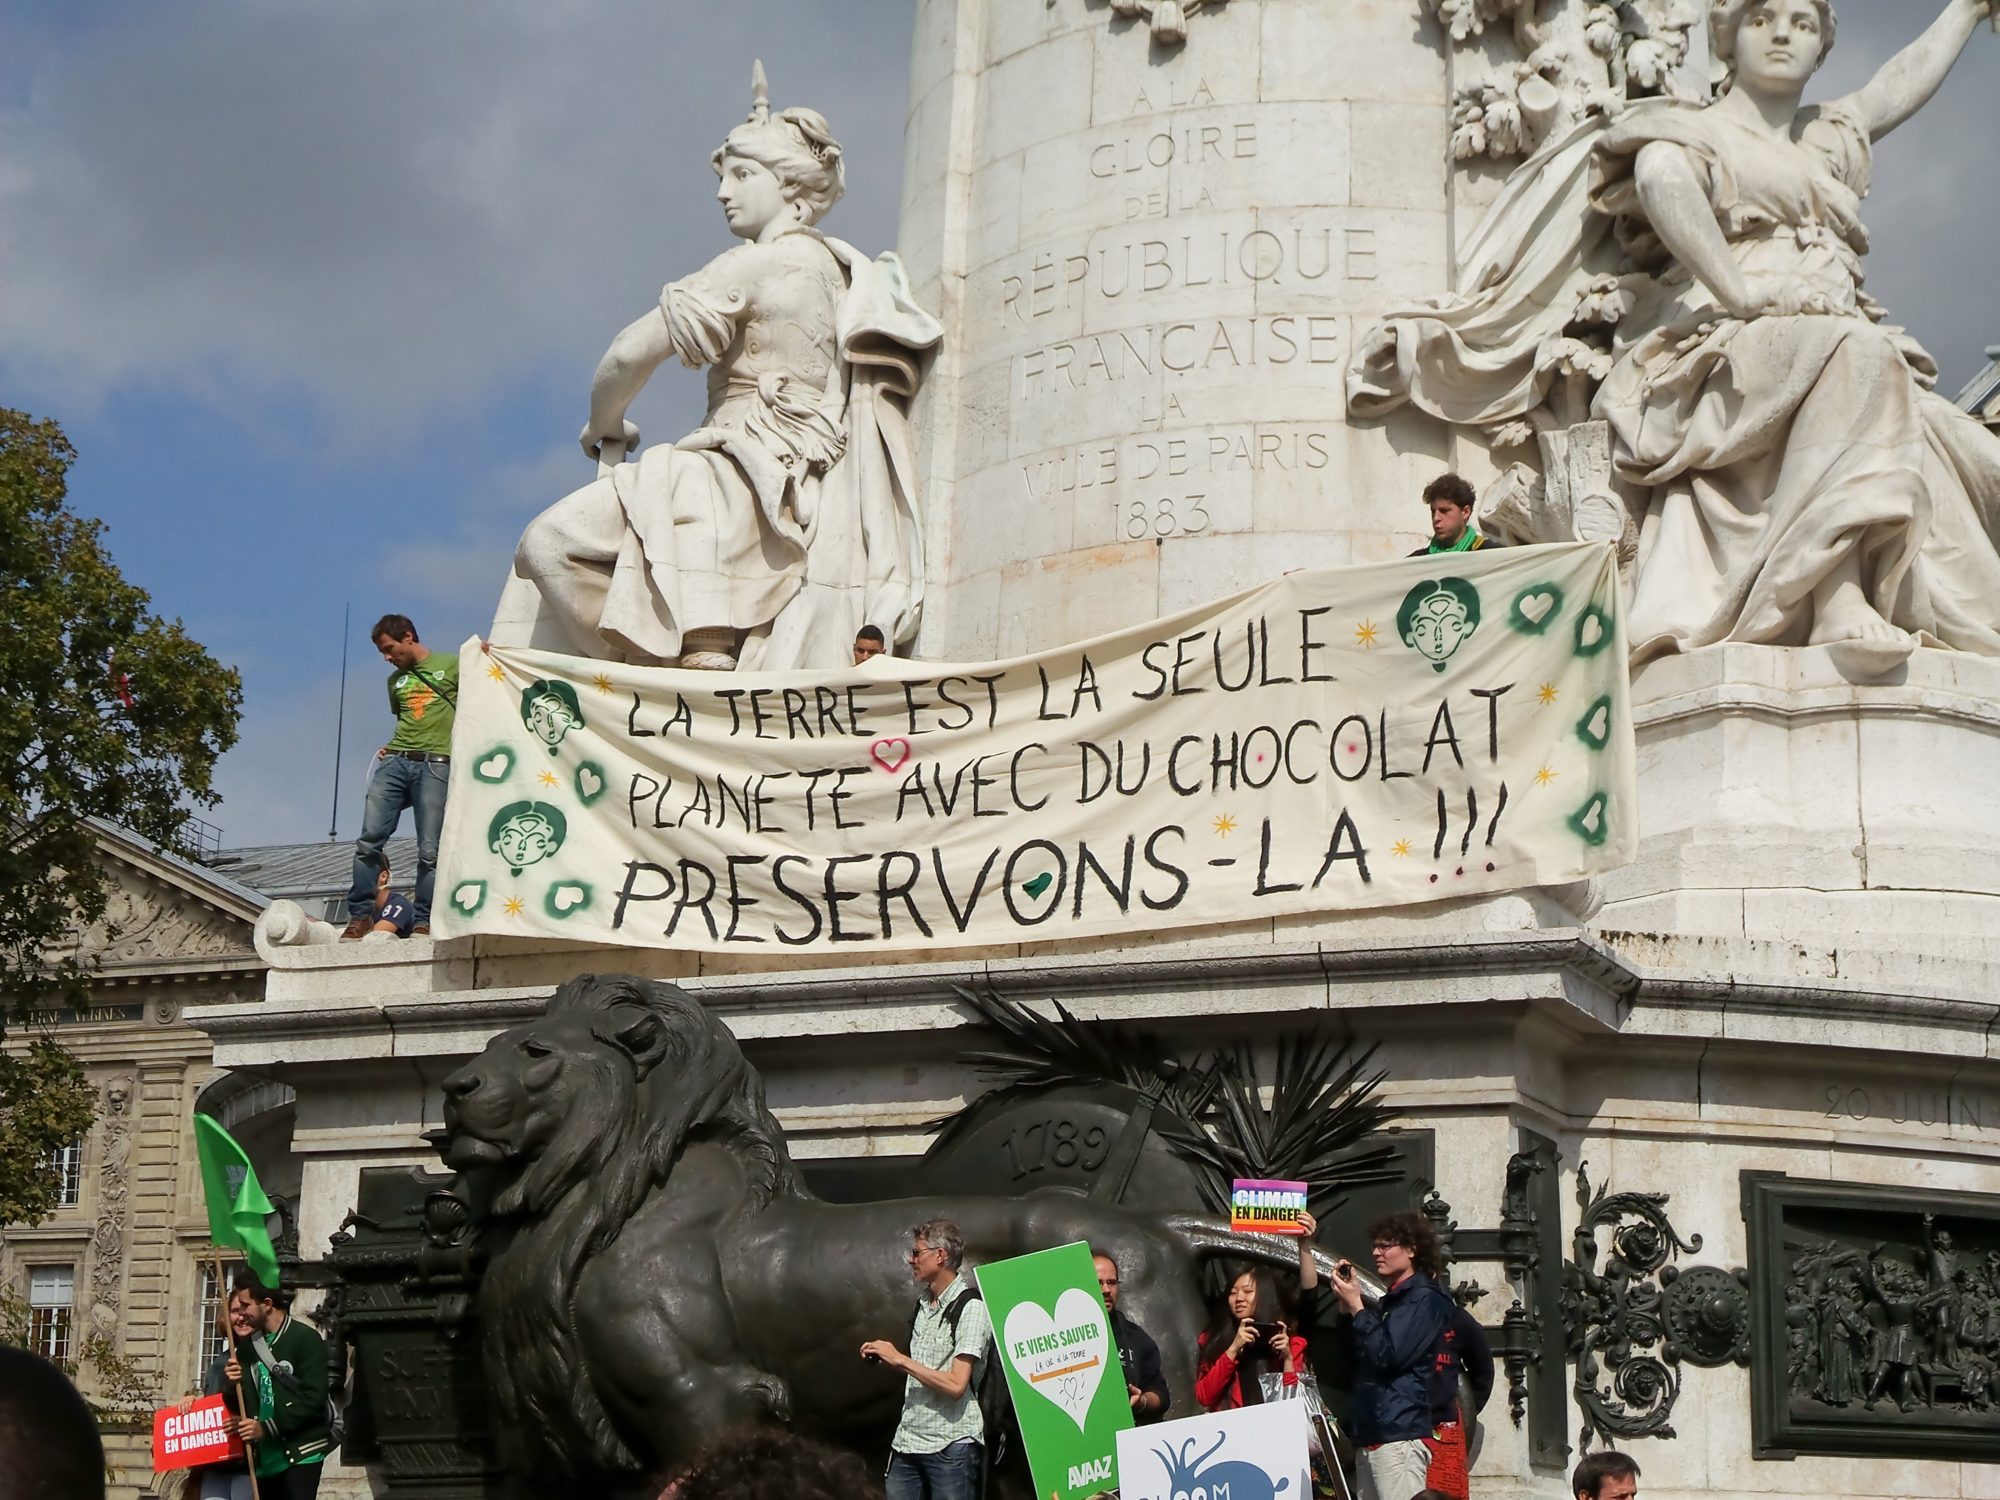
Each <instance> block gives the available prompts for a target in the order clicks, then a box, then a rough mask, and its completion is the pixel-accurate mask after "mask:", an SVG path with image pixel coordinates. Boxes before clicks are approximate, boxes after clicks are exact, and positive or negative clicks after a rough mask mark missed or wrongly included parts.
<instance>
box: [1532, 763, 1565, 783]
mask: <svg viewBox="0 0 2000 1500" xmlns="http://www.w3.org/2000/svg"><path fill="white" fill-rule="evenodd" d="M1560 775H1562V772H1560V771H1558V770H1555V769H1554V768H1553V767H1550V766H1543V767H1542V768H1541V770H1539V771H1537V772H1535V785H1536V786H1547V785H1548V784H1549V783H1550V782H1552V781H1554V780H1555V779H1556V778H1557V777H1558V776H1560Z"/></svg>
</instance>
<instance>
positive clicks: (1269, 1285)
mask: <svg viewBox="0 0 2000 1500" xmlns="http://www.w3.org/2000/svg"><path fill="white" fill-rule="evenodd" d="M1297 1328H1298V1315H1297V1311H1296V1304H1295V1301H1294V1299H1293V1298H1292V1297H1291V1295H1290V1294H1289V1291H1288V1289H1287V1288H1285V1287H1283V1286H1281V1285H1280V1284H1279V1281H1278V1278H1277V1275H1276V1273H1274V1272H1273V1271H1272V1270H1271V1268H1270V1267H1268V1266H1261V1265H1240V1266H1233V1267H1231V1271H1230V1279H1229V1290H1228V1291H1227V1292H1226V1293H1225V1294H1224V1295H1223V1299H1222V1304H1221V1306H1220V1307H1218V1308H1217V1309H1216V1313H1215V1318H1214V1320H1213V1321H1212V1322H1211V1323H1210V1324H1209V1326H1208V1327H1207V1328H1205V1329H1204V1330H1202V1332H1201V1333H1200V1334H1199V1335H1198V1336H1197V1338H1196V1341H1195V1345H1196V1348H1197V1350H1198V1351H1199V1352H1198V1353H1197V1355H1196V1357H1195V1378H1194V1397H1195V1400H1196V1401H1198V1402H1200V1403H1201V1409H1202V1410H1203V1411H1208V1412H1217V1411H1234V1410H1235V1409H1236V1408H1237V1407H1239V1406H1255V1405H1257V1404H1258V1403H1260V1402H1261V1401H1262V1400H1263V1399H1264V1396H1263V1387H1262V1377H1263V1376H1264V1375H1266V1374H1268V1373H1273V1372H1277V1373H1282V1374H1283V1376H1284V1381H1285V1384H1287V1385H1295V1384H1297V1383H1298V1378H1299V1372H1300V1371H1301V1370H1303V1369H1304V1368H1305V1360H1306V1341H1305V1339H1304V1338H1303V1337H1301V1336H1300V1335H1299V1333H1298V1331H1297Z"/></svg>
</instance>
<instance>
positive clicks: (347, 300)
mask: <svg viewBox="0 0 2000 1500" xmlns="http://www.w3.org/2000/svg"><path fill="white" fill-rule="evenodd" d="M909 8H910V7H909V0H840V3H839V4H838V5H830V4H825V3H822V0H790V3H787V4H775V3H771V4H759V5H754V6H753V5H729V6H717V5H714V4H712V3H706V0H678V3H671V4H658V3H655V4H640V3H599V4H589V5H561V6H552V5H546V4H540V3H530V0H517V3H514V4H501V3H492V4H481V5H478V6H473V5H469V4H443V3H440V4H429V5H414V6H413V5H391V4H372V5H371V4H345V5H317V6H313V5H268V4H261V3H254V0H205V3H188V4H177V5H172V6H124V7H117V8H115V9H113V10H112V11H110V12H108V13H106V14H104V15H101V16H99V17H98V18H97V23H96V24H95V26H94V27H93V28H92V29H91V30H90V31H89V33H88V35H87V36H83V35H77V34H74V33H59V32H55V31H52V30H44V31H41V32H39V33H36V32H32V31H27V32H25V34H24V35H23V36H21V37H20V38H19V39H18V40H19V41H20V44H21V46H22V54H21V55H17V57H16V59H15V61H14V63H13V64H12V65H11V68H10V71H11V72H13V73H15V74H17V75H19V82H18V83H17V85H16V87H15V88H14V89H13V90H11V91H10V93H11V96H12V97H11V98H10V99H9V100H8V101H7V102H5V103H3V104H0V276H4V284H5V285H6V286H8V287H10V288H12V289H13V291H12V294H11V295H8V296H7V297H6V298H5V300H4V302H0V346H4V347H5V348H6V349H7V351H8V357H9V358H10V359H11V360H14V361H17V362H19V364H20V365H21V366H22V367H23V368H26V369H29V370H33V371H35V372H37V373H38V374H40V375H42V376H43V377H44V378H47V379H51V380H54V379H59V380H60V382H61V384H62V385H63V386H64V387H66V388H67V389H68V390H70V391H71V392H73V393H74V394H75V395H76V396H77V397H78V398H80V399H91V398H94V397H96V396H98V395H101V394H102V393H103V392H104V391H105V390H106V389H108V388H111V387H113V386H115V385H117V384H118V383H120V382H129V381H134V380H157V381H162V382H166V383H169V384H171V385H173V386H175V387H177V388H181V389H186V388H188V387H190V386H194V387H195V388H196V389H203V390H206V391H207V392H208V393H209V394H210V396H211V397H212V399H214V400H216V401H217V402H218V403H220V404H223V405H225V406H227V405H228V404H229V403H230V402H231V401H232V400H237V399H242V398H244V397H247V396H251V395H256V396H264V395H268V394H269V393H270V392H271V389H272V388H273V387H276V388H278V389H279V390H282V391H286V392H293V393H296V395H297V396H298V398H300V399H302V400H305V401H307V402H310V403H312V404H313V405H315V406H316V407H318V408H320V409H321V410H322V412H323V414H324V416H325V417H327V418H330V419H331V420H332V422H333V423H334V424H335V426H336V427H337V428H344V429H346V430H347V433H348V435H349V436H356V435H357V429H358V433H366V434H370V435H382V434H385V433H388V432H399V433H400V432H403V431H409V430H420V429H421V428H422V427H423V426H424V425H425V424H431V423H435V424H439V425H440V426H443V425H444V424H447V423H448V422H449V419H450V417H451V415H452V414H453V413H454V412H456V411H463V410H467V409H470V408H471V407H472V406H473V405H474V404H475V403H476V402H477V401H478V400H479V398H481V397H482V396H485V395H487V394H489V393H490V392H492V391H493V390H494V389H496V388H498V387H500V386H502V385H504V384H506V383H507V382H509V381H513V380H518V379H520V378H522V377H523V376H524V375H526V374H531V373H533V372H535V371H537V370H539V369H542V368H546V367H548V366H549V365H550V364H552V363H553V364H555V365H557V366H560V367H562V368H566V369H577V368H581V369H583V370H584V371H587V370H588V368H589V364H590V362H591V361H592V360H594V358H595V357H596V355H597V354H598V353H599V352H601V350H602V348H603V345H604V344H605V342H606V341H607V340H608V338H609V337H610V335H611V334H612V333H613V332H615V331H616V329H617V328H619V327H620V326H622V325H623V323H624V322H626V321H628V320H629V319H630V318H631V317H632V316H634V315H635V314H636V312H637V311H638V310H639V309H641V308H643V307H644V306H645V305H646V302H647V301H648V300H650V298H651V297H652V296H654V295H656V294H657V291H658V288H659V285H660V283H661V282H662V281H664V280H666V279H667V278H669V277H670V276H675V275H682V274H685V273H687V272H688V271H691V270H693V269H694V268H696V267H697V266H699V265H700V264H701V263H702V261H703V260H705V259H706V258H707V257H708V256H710V255H713V254H714V253H716V252H717V251H718V250H720V249H722V248H723V247H724V246H725V245H726V244H727V239H726V234H725V231H724V230H723V226H722V224H721V221H720V216H719V214H718V213H717V212H716V210H715V207H714V204H713V201H712V194H713V191H714V179H713V177H712V175H711V173H710V171H709V168H708V154H709V152H710V150H711V149H712V148H713V146H714V145H715V144H716V143H717V142H718V141H720V139H721V138H722V136H723V134H724V133H725V132H727V130H728V129H729V128H730V126H732V125H733V124H734V123H735V122H736V121H737V120H739V119H740V118H741V117H742V115H743V113H744V110H745V108H746V107H747V104H748V91H749V69H750V61H751V59H752V57H753V56H756V55H760V54H761V55H762V56H764V58H765V59H766V63H767V66H768V67H769V69H770V73H771V78H772V83H773V91H774V94H775V96H776V102H777V103H779V104H781V105H782V104H785V103H789V102H792V101H794V100H798V101H802V102H810V103H811V104H812V105H813V106H814V107H816V108H819V109H820V110H822V111H823V112H824V113H825V114H827V116H828V117H829V118H830V119H831V120H832V121H833V123H834V126H835V128H836V130H839V129H841V128H842V127H841V122H842V119H843V115H845V116H846V117H848V118H850V119H853V120H855V121H857V122H865V123H866V126H867V127H868V128H867V129H866V130H864V133H863V135H862V136H860V137H859V138H850V139H848V140H847V141H846V145H847V146H848V149H849V153H850V159H851V160H852V161H853V163H854V172H853V179H852V186H851V191H850V193H849V201H848V202H846V203H843V204H842V205H840V206H839V207H838V208H837V209H836V210H835V217H834V218H833V220H832V221H831V222H830V224H829V228H830V229H831V230H832V231H833V232H835V233H839V232H841V231H842V230H843V229H845V230H846V231H847V233H848V234H850V235H851V236H852V237H854V238H856V239H857V240H858V241H861V242H865V243H867V244H868V245H869V246H870V248H886V247H887V245H888V243H889V241H890V240H891V239H892V238H893V233H894V222H895V205H896V196H897V188H898V184H897V182H896V177H897V173H898V169H899V164H900V161H901V157H902V152H901V142H900V124H901V118H900V117H901V110H900V108H894V109H888V110H884V109H883V108H882V107H881V105H880V102H879V100H880V95H881V94H882V93H883V91H884V90H885V89H887V90H889V91H890V92H891V93H892V94H893V96H894V97H895V98H896V99H898V100H900V98H901V94H902V90H903V87H904V83H903V80H904V77H905V75H906V71H907V67H908V38H909ZM864 101H865V103H864ZM583 378H587V376H586V377H583Z"/></svg>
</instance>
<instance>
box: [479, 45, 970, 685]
mask: <svg viewBox="0 0 2000 1500" xmlns="http://www.w3.org/2000/svg"><path fill="white" fill-rule="evenodd" d="M754 93H755V103H754V105H753V107H752V109H751V112H750V117H749V119H748V120H747V121H746V122H745V123H744V124H742V125H739V126H737V127H736V128H735V129H734V130H732V131H731V132H730V133H729V136H728V139H726V140H725V141H724V142H723V144H722V145H721V147H720V148H718V149H717V151H716V153H715V156H714V164H715V172H716V176H717V178H718V179H719V183H720V185H719V186H718V187H717V189H716V197H717V199H719V200H720V202H721V204H722V212H723V217H724V218H725V219H726V220H727V221H728V223H729V229H730V232H731V233H733V234H735V235H737V236H738V237H739V238H741V239H742V240H743V241H744V243H743V244H741V245H738V246H737V247H736V248H735V249H733V250H729V251H725V252H724V253H723V254H721V255H719V256H717V257H716V258H715V259H714V260H712V261H710V262H709V263H708V264H707V265H706V266H704V267H703V268H702V269H701V270H699V271H697V272H696V273H695V274H694V275H692V276H689V277H687V278H686V279H685V280H681V281H676V282H674V283H672V284H671V285H669V286H668V287H667V288H666V289H665V290H664V291H663V292H661V294H660V300H659V302H658V304H657V305H656V306H654V307H652V308H650V309H648V310H647V311H646V312H645V313H644V314H643V315H642V316H641V317H640V318H639V319H638V321H637V322H635V323H633V324H632V325H631V326H630V327H628V328H626V329H625V331H624V332H622V333H620V334H619V335H618V337H617V338H616V339H614V340H613V341H612V344H611V348H610V350H609V351H608V352H607V353H606V354H605V356H604V358H603V360H602V361H601V362H600V363H599V365H598V367H597V375H596V378H595V380H594V381H593V382H592V386H591V398H590V420H589V421H588V422H587V423H586V424H585V425H584V429H583V434H582V442H583V448H584V452H585V453H586V454H588V455H590V456H591V457H593V458H601V459H603V460H605V462H604V463H603V466H602V468H601V470H600V474H599V477H598V478H597V479H596V480H595V481H594V482H593V483H591V484H588V485H585V486H584V487H583V488H582V489H580V490H577V491H576V492H574V493H573V494H570V495H568V496H566V497H565V498H563V499H562V500H559V501H557V502H556V504H555V505H554V506H552V507H550V508H549V509H548V510H547V511H545V512H543V513H542V514H541V515H540V516H538V517H536V519H535V520H534V521H533V522H531V523H530V524H529V526H528V529H527V531H526V532H525V533H524V534H523V535H522V537H521V541H520V545H519V547H518V548H517V549H516V551H515V555H514V580H513V582H512V583H511V585H510V588H509V593H508V596H507V597H506V598H504V599H503V601H502V605H501V618H500V619H499V620H496V622H495V625H494V639H495V640H496V641H499V642H503V643H506V642H509V641H515V642H516V643H522V642H521V641H519V640H518V639H517V638H519V637H521V636H523V635H524V634H526V633H527V630H526V626H527V622H530V621H532V622H536V625H537V628H535V629H534V631H533V636H532V639H531V640H530V641H529V642H527V643H532V644H555V645H558V646H559V648H560V649H567V650H570V651H572V652H578V653H581V654H583V655H586V656H593V657H599V658H608V659H613V660H621V661H633V662H641V663H647V664H655V665H658V664H664V665H670V666H671V665H680V666H687V667H706V668H711V669H722V670H728V669H733V668H735V667H737V666H739V665H740V666H742V667H744V668H746V669H747V668H765V669H774V670H777V669H785V668H791V667H836V666H847V665H849V663H850V662H851V659H852V656H851V652H852V645H853V641H854V635H855V632H856V631H857V630H859V629H860V628H861V626H863V625H864V624H873V625H876V626H879V627H880V628H881V629H882V631H883V633H884V634H885V635H887V636H888V638H889V639H890V640H891V641H892V642H907V641H908V640H910V639H911V638H912V637H913V636H914V635H915V633H916V628H917V622H918V615H919V611H920V609H921V606H922V597H923V541H922V535H921V532H920V529H919V523H918V513H917V497H916V493H915V467H916V466H915V463H914V460H913V456H912V450H911V440H910V432H909V423H908V407H909V402H910V399H911V397H912V396H913V395H914V394H915V391H916V388H917V384H918V381H919V380H920V379H921V376H922V372H923V369H924V365H925V362H926V358H927V355H928V352H929V351H930V349H931V348H932V347H933V346H934V345H935V344H936V343H937V340H938V338H939V336H940V329H939V327H938V325H937V323H936V322H935V321H934V320H933V319H931V318H930V317H929V316H928V315H927V314H925V313H924V312H923V311H921V310H920V309H919V308H917V307H916V306H915V305H913V304H912V303H911V302H910V300H909V297H908V292H907V288H906V285H905V282H904V278H903V270H902V265H901V262H899V261H898V260H897V258H896V257H895V256H894V255H884V256H883V257H882V258H881V259H880V260H879V261H871V260H869V259H868V258H867V257H866V256H864V255H862V254H861V253H860V252H858V251H857V250H855V249H854V247H853V246H851V245H847V244H844V243H842V242H841V241H839V240H836V239H831V238H829V237H827V236H825V235H822V234H821V233H820V232H819V231H818V230H817V229H815V228H814V227H813V226H814V225H815V224H817V223H818V222H819V219H820V217H821V216H822V215H823V214H825V213H826V211H827V210H828V209H829V208H831V207H832V206H833V203H834V201H835V200H836V199H837V198H839V196H840V194H841V190H842V188H843V186H844V182H845V172H844V166H843V162H842V158H841V150H840V143H839V142H838V141H836V140H835V139H834V138H833V135H832V133H831V131H829V129H828V128H827V123H826V121H825V120H824V119H823V118H821V116H820V115H819V114H817V113H816V112H814V111H812V110H809V109H788V110H785V111H783V112H782V113H776V114H774V113H772V111H771V109H770V106H769V104H768V103H767V102H766V99H765V94H764V77H763V67H762V65H761V64H760V65H759V66H758V68H757V73H756V86H755V90H754ZM669 357H678V358H679V359H680V361H681V362H682V363H683V364H685V365H688V366H690V367H694V366H698V365H706V366H708V367H709V370H708V414H707V417H706V418H705V419H704V420H703V422H702V425H701V426H700V427H699V428H698V429H696V430H695V431H694V432H693V433H691V434H689V435H688V436H687V437H685V438H683V439H681V441H680V442H678V443H676V444H674V445H673V446H671V447H661V448H651V449H648V450H646V451H645V452H643V453H641V454H640V455H639V456H638V459H637V461H636V462H634V463H621V462H619V461H618V460H619V459H620V458H621V457H623V456H624V454H625V453H627V452H628V451H629V450H631V449H633V448H636V447H637V446H638V442H639V432H638V429H637V428H636V427H634V426H633V425H632V423H631V422H629V421H628V420H626V416H625V411H626V408H627V407H628V406H629V405H630V404H631V401H632V398H633V397H634V396H636V395H637V394H638V392H639V389H640V387H642V386H643V385H644V384H645V383H646V380H647V378H648V377H649V376H650V375H651V374H652V373H653V371H654V370H655V369H656V368H658V367H659V366H660V365H661V364H662V363H663V362H665V361H666V360H667V359H668V358H669ZM551 622H552V623H553V624H554V625H555V626H556V627H557V630H556V631H555V632H554V633H553V634H555V635H558V636H560V638H561V639H560V641H556V640H553V639H551V635H552V633H551V632H550V631H549V630H548V629H547V628H546V627H547V626H548V625H549V624H550V623H551Z"/></svg>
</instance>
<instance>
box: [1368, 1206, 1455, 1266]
mask: <svg viewBox="0 0 2000 1500" xmlns="http://www.w3.org/2000/svg"><path fill="white" fill-rule="evenodd" d="M1368 1238H1369V1239H1370V1240H1372V1241H1374V1242H1375V1243H1376V1244H1382V1245H1401V1246H1403V1247H1404V1248H1405V1249H1406V1250H1408V1251H1409V1252H1410V1259H1411V1261H1412V1262H1414V1264H1415V1265H1416V1268H1417V1269H1418V1270H1419V1271H1422V1272H1423V1273H1424V1274H1425V1275H1426V1276H1442V1275H1444V1247H1443V1246H1442V1245H1440V1244H1439V1243H1438V1236H1437V1229H1436V1227H1435V1226H1433V1225H1432V1223H1431V1221H1430V1216H1429V1215H1427V1214H1420V1213H1416V1212H1414V1211H1411V1210H1405V1211H1404V1212H1402V1213H1399V1214H1385V1215H1384V1216H1383V1217H1381V1218H1379V1219H1377V1220H1376V1221H1375V1222H1374V1223H1373V1224H1370V1225H1369V1226H1368Z"/></svg>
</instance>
